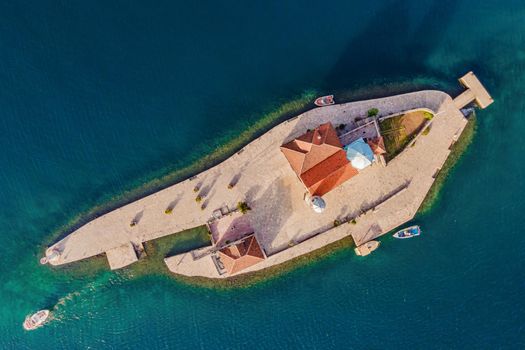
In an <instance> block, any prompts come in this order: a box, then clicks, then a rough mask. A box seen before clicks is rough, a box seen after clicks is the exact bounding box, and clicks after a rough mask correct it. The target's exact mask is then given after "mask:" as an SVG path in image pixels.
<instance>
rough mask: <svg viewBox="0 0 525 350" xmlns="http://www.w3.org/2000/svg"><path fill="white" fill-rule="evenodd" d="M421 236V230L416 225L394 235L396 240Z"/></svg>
mask: <svg viewBox="0 0 525 350" xmlns="http://www.w3.org/2000/svg"><path fill="white" fill-rule="evenodd" d="M420 234H421V228H419V226H417V225H414V226H410V227H407V228H404V229H402V230H399V231H397V232H396V233H394V235H393V236H394V238H399V239H405V238H412V237H416V236H419V235H420Z"/></svg>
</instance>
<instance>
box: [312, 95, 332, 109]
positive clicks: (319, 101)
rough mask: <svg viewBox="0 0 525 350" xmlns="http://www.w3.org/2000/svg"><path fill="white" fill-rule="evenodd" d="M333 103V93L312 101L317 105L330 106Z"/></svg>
mask: <svg viewBox="0 0 525 350" xmlns="http://www.w3.org/2000/svg"><path fill="white" fill-rule="evenodd" d="M334 103H335V101H334V95H326V96H321V97H318V98H317V99H316V100H315V101H314V104H315V105H316V106H318V107H324V106H330V105H333V104H334Z"/></svg>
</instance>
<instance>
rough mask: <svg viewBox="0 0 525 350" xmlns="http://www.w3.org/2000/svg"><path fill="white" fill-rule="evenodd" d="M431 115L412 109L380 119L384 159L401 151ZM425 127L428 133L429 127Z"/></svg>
mask: <svg viewBox="0 0 525 350" xmlns="http://www.w3.org/2000/svg"><path fill="white" fill-rule="evenodd" d="M433 117H434V115H433V114H432V113H430V112H427V111H414V112H409V113H407V114H402V115H399V116H395V117H391V118H386V119H383V120H381V121H380V122H379V128H380V130H381V135H382V136H383V140H384V142H385V147H386V156H385V158H386V161H387V162H388V161H390V160H392V159H393V158H394V157H396V156H397V155H398V154H399V153H401V152H402V151H403V150H404V149H405V147H406V146H407V145H408V144H409V143H410V142H411V141H412V140H413V139H414V138H415V137H416V136H417V135H418V133H419V132H420V131H421V128H423V127H424V125H425V123H427V122H428V120H431V119H432V118H433ZM427 129H428V131H427V134H428V132H429V131H430V128H427Z"/></svg>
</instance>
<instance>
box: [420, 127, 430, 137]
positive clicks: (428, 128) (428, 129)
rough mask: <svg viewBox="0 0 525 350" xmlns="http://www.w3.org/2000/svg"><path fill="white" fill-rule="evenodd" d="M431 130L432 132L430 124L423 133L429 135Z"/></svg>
mask: <svg viewBox="0 0 525 350" xmlns="http://www.w3.org/2000/svg"><path fill="white" fill-rule="evenodd" d="M429 132H430V125H429V126H427V127H426V128H425V130H423V132H422V133H421V135H428V133H429Z"/></svg>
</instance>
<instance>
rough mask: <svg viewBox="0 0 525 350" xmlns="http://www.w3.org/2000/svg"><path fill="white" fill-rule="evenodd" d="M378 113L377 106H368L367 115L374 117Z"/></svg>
mask: <svg viewBox="0 0 525 350" xmlns="http://www.w3.org/2000/svg"><path fill="white" fill-rule="evenodd" d="M378 113H379V109H377V108H370V109H369V110H368V112H367V115H368V116H369V117H375V116H376V115H377V114H378Z"/></svg>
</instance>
